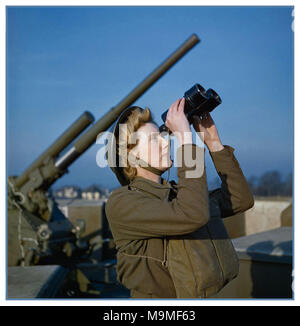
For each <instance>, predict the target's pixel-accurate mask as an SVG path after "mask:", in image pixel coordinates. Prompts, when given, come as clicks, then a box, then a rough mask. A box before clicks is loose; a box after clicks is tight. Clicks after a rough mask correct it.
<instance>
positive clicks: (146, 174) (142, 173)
mask: <svg viewBox="0 0 300 326" xmlns="http://www.w3.org/2000/svg"><path fill="white" fill-rule="evenodd" d="M136 175H137V176H139V177H143V178H145V179H149V180H151V181H154V182H157V183H161V177H160V176H159V175H157V174H154V173H152V172H151V171H148V170H145V169H143V168H139V167H138V168H137V174H136Z"/></svg>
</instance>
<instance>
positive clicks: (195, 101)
mask: <svg viewBox="0 0 300 326" xmlns="http://www.w3.org/2000/svg"><path fill="white" fill-rule="evenodd" d="M184 98H185V104H184V113H185V115H186V117H187V120H188V121H189V123H190V124H191V123H192V122H193V115H198V116H201V115H203V114H204V113H205V112H211V111H212V110H213V109H215V108H216V107H217V106H218V105H219V104H221V103H222V100H221V98H220V96H219V95H218V93H217V92H216V91H214V90H213V89H211V88H209V89H208V90H205V89H204V87H202V86H201V85H199V84H195V85H194V86H193V87H192V88H190V89H189V90H188V91H186V92H185V93H184ZM168 111H169V110H167V111H165V112H164V113H163V114H162V115H161V118H162V120H163V122H164V123H165V122H166V118H167V114H168ZM159 131H160V132H163V131H166V132H168V133H169V134H170V133H172V132H171V130H170V129H169V128H168V127H167V126H166V125H165V124H163V125H161V126H160V127H159Z"/></svg>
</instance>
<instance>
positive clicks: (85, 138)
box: [55, 34, 200, 170]
mask: <svg viewBox="0 0 300 326" xmlns="http://www.w3.org/2000/svg"><path fill="white" fill-rule="evenodd" d="M199 42H200V39H199V38H198V36H197V35H196V34H192V36H191V37H189V38H188V39H187V40H186V41H185V42H184V43H183V44H182V45H181V46H180V47H179V48H178V49H176V50H175V51H174V52H173V53H172V54H171V55H170V56H169V57H168V58H167V59H166V60H165V61H164V62H163V63H162V64H160V65H159V66H158V67H157V68H156V69H155V70H154V71H153V72H152V73H150V74H149V75H148V76H147V77H146V78H145V79H144V80H143V81H142V82H141V83H140V84H139V85H138V86H137V87H136V88H135V89H134V90H133V91H132V92H130V93H129V94H128V95H127V96H126V97H125V98H124V99H123V100H122V101H121V102H119V104H118V105H117V106H115V107H113V108H112V109H110V110H109V111H108V112H107V113H106V114H105V115H104V116H103V117H102V118H100V119H99V120H98V121H97V122H96V123H95V124H94V125H93V126H92V127H91V128H90V129H89V130H88V131H87V132H86V133H84V134H83V135H82V136H81V137H80V138H79V139H78V140H77V141H76V142H75V144H74V146H73V147H72V148H71V149H70V150H69V151H68V152H67V153H66V154H65V155H64V156H63V157H62V158H61V159H59V160H58V161H56V163H55V166H56V167H57V168H58V169H60V170H64V169H65V168H67V167H68V166H69V165H70V164H71V163H72V162H74V161H75V160H76V159H77V158H78V157H79V156H80V155H81V154H82V153H84V152H85V151H86V150H87V149H88V148H89V147H90V146H91V145H92V144H93V143H94V142H95V140H96V138H97V135H98V134H99V133H101V132H103V131H106V130H107V129H108V128H109V127H110V126H111V125H112V124H113V123H114V121H115V120H117V118H118V117H119V115H120V114H121V113H122V111H124V110H125V109H126V108H127V107H128V106H130V105H131V104H132V103H134V102H135V100H136V99H137V98H139V97H140V96H141V95H143V94H144V93H145V91H146V90H147V89H148V88H150V87H151V86H152V85H153V84H154V83H155V82H156V81H157V80H158V79H159V78H160V77H161V76H162V75H163V74H164V73H166V72H167V71H168V69H170V68H171V67H172V66H173V65H174V64H175V63H176V62H177V61H178V60H180V59H181V58H182V57H183V56H184V55H185V54H186V53H187V52H188V51H189V50H190V49H191V48H192V47H194V46H195V45H196V44H197V43H199Z"/></svg>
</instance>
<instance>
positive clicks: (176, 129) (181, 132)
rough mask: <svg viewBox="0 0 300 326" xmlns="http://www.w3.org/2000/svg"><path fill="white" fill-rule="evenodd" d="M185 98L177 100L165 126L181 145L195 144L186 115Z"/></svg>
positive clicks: (168, 114)
mask: <svg viewBox="0 0 300 326" xmlns="http://www.w3.org/2000/svg"><path fill="white" fill-rule="evenodd" d="M184 103H185V98H184V97H183V98H182V99H178V100H176V101H175V102H174V103H173V104H172V105H171V106H170V108H169V110H168V113H167V116H166V121H165V125H166V126H167V127H168V128H169V129H170V130H171V131H172V133H173V134H174V135H175V136H176V137H177V139H178V141H179V145H182V144H186V143H189V144H191V143H192V142H193V139H192V131H191V127H190V123H189V122H188V120H187V118H186V116H185V113H184Z"/></svg>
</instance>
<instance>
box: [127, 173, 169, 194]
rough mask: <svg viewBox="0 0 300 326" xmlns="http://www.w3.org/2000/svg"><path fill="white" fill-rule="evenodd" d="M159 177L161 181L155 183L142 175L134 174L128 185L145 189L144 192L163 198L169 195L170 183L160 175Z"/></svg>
mask: <svg viewBox="0 0 300 326" xmlns="http://www.w3.org/2000/svg"><path fill="white" fill-rule="evenodd" d="M161 179H162V183H157V182H155V181H152V180H149V179H146V178H144V177H141V176H136V177H134V179H133V180H132V181H131V182H130V184H129V185H130V186H131V187H136V188H138V189H141V190H145V191H146V192H150V193H152V194H153V195H155V196H157V197H158V198H160V199H164V198H166V197H168V196H169V192H170V189H171V188H172V185H171V184H170V183H169V182H168V181H167V180H166V179H164V178H162V177H161Z"/></svg>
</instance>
